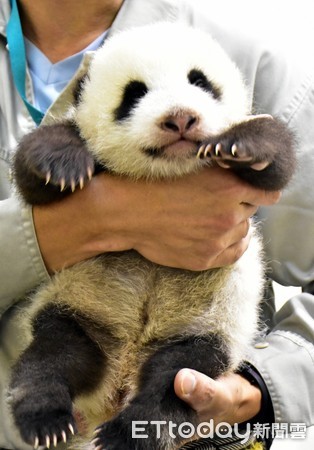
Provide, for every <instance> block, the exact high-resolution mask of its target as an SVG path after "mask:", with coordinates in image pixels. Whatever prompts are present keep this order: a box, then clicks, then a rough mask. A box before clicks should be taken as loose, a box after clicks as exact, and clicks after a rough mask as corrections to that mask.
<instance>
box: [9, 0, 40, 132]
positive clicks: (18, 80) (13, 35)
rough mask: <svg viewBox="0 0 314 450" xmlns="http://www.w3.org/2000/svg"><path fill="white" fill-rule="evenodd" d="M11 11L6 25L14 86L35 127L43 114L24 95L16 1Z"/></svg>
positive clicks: (21, 34) (24, 60)
mask: <svg viewBox="0 0 314 450" xmlns="http://www.w3.org/2000/svg"><path fill="white" fill-rule="evenodd" d="M11 5H12V10H11V16H10V19H9V22H8V24H7V29H6V31H7V40H8V45H9V56H10V62H11V69H12V75H13V80H14V83H15V86H16V88H17V90H18V92H19V94H20V96H21V97H22V99H23V102H24V103H25V106H26V108H27V109H28V111H29V113H30V115H31V116H32V118H33V120H34V122H36V124H37V125H39V124H40V122H41V121H42V118H43V117H44V114H43V113H42V112H41V111H39V110H38V109H37V108H35V107H34V106H33V105H32V104H31V103H29V102H28V100H27V98H26V93H25V79H26V55H25V47H24V38H23V32H22V26H21V21H20V16H19V10H18V7H17V3H16V0H11Z"/></svg>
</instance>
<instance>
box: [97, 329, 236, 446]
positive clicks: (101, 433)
mask: <svg viewBox="0 0 314 450" xmlns="http://www.w3.org/2000/svg"><path fill="white" fill-rule="evenodd" d="M159 346H160V343H159ZM228 365H229V361H228V357H227V355H226V350H225V349H224V348H223V343H222V340H221V339H220V338H219V337H217V336H214V335H212V336H210V335H209V336H206V337H197V336H194V337H190V338H186V339H183V338H178V337H177V338H176V337H174V338H173V339H171V341H169V342H168V343H167V344H164V345H163V346H162V347H161V348H159V349H158V350H157V351H156V352H155V353H154V354H153V355H152V356H151V357H150V358H149V359H148V360H147V361H146V363H145V364H144V365H143V367H142V368H141V371H140V382H139V393H138V394H137V395H136V397H135V398H134V399H133V400H132V401H131V403H130V404H129V406H127V408H125V409H124V410H123V411H122V412H121V413H120V414H119V415H118V416H116V417H115V418H114V419H112V420H110V421H109V422H106V423H104V424H103V425H102V426H100V427H99V428H98V433H97V442H96V443H95V446H96V447H97V446H98V445H102V448H104V449H106V450H147V449H156V450H162V449H163V448H164V447H163V444H162V440H161V439H157V436H156V427H155V426H154V425H150V424H148V425H147V427H146V429H145V433H147V434H148V437H147V438H145V439H142V438H136V437H132V422H133V423H134V421H144V420H147V421H148V422H150V421H152V420H154V421H167V424H168V423H169V422H170V421H172V422H173V423H176V424H178V425H179V424H181V423H183V422H189V423H192V424H195V425H196V423H197V416H196V413H195V412H194V411H193V410H192V409H191V408H190V407H189V406H188V405H187V404H186V403H185V402H183V401H182V400H180V399H179V398H178V397H177V396H176V394H175V392H174V387H173V385H174V378H175V376H176V374H177V372H178V371H179V370H180V369H182V368H184V367H189V368H191V369H195V370H198V371H200V372H202V373H205V374H206V375H209V376H211V377H213V378H216V377H218V376H219V375H221V374H222V373H224V371H225V370H226V368H227V367H228ZM166 430H167V428H166ZM165 434H166V435H168V432H167V431H165ZM180 441H182V438H181V439H180V437H179V436H178V437H177V439H173V443H174V444H176V445H178V444H179V443H180Z"/></svg>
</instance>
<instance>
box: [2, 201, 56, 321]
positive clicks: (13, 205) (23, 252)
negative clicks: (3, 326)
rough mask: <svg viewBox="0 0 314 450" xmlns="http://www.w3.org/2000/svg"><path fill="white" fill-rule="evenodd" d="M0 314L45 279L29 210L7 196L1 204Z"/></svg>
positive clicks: (44, 270) (47, 276) (45, 272)
mask: <svg viewBox="0 0 314 450" xmlns="http://www.w3.org/2000/svg"><path fill="white" fill-rule="evenodd" d="M0 252H1V260H2V262H3V264H2V266H1V270H0V314H2V313H3V312H4V311H5V310H6V309H7V308H8V307H9V306H11V305H12V302H13V299H17V298H19V297H21V296H22V295H23V294H25V293H26V292H27V291H29V290H31V289H32V288H33V287H34V286H36V285H38V284H39V283H40V282H42V281H43V280H47V279H48V278H49V275H48V273H47V271H46V268H45V265H44V262H43V260H42V257H41V254H40V251H39V248H38V244H37V239H36V234H35V230H34V225H33V220H32V209H31V208H30V207H28V206H22V205H21V204H20V203H19V201H18V200H17V199H16V198H14V197H10V198H9V199H7V200H2V201H0Z"/></svg>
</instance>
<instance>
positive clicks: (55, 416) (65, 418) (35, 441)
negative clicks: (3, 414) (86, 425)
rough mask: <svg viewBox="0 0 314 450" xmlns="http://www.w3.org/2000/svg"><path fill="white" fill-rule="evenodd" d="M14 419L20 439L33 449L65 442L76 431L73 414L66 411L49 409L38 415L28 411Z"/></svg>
mask: <svg viewBox="0 0 314 450" xmlns="http://www.w3.org/2000/svg"><path fill="white" fill-rule="evenodd" d="M15 419H16V424H17V426H18V429H19V431H20V434H21V437H22V439H23V440H24V441H25V442H26V443H28V444H30V445H32V446H33V447H34V448H35V449H36V448H38V447H39V446H43V447H46V448H49V447H52V446H53V447H56V446H57V443H58V442H64V443H66V442H67V441H68V440H69V439H70V437H71V436H72V435H74V434H75V433H76V432H77V429H76V425H75V421H74V418H73V415H72V414H71V413H69V412H68V411H59V410H57V411H49V412H47V413H45V414H43V413H41V414H40V415H38V412H34V411H29V412H27V413H26V412H25V414H23V416H21V417H18V418H17V417H15Z"/></svg>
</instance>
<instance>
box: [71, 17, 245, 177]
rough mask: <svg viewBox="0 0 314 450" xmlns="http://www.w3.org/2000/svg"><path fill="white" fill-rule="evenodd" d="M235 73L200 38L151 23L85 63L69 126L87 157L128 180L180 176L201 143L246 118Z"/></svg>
mask: <svg viewBox="0 0 314 450" xmlns="http://www.w3.org/2000/svg"><path fill="white" fill-rule="evenodd" d="M247 104H248V102H247V95H246V90H245V87H244V84H243V81H242V79H241V76H240V73H239V71H238V70H237V68H236V67H235V65H234V64H233V63H232V62H231V61H230V60H229V58H228V57H227V56H226V54H225V53H224V52H223V50H222V49H221V48H220V46H219V45H218V44H217V43H216V42H215V41H213V39H212V38H211V37H210V36H208V35H207V34H206V33H203V32H201V31H198V30H195V29H192V28H190V27H187V26H184V25H181V24H172V23H157V24H154V25H148V26H144V27H138V28H134V29H131V30H128V31H123V32H121V33H118V34H116V35H114V36H113V37H112V38H109V39H108V40H107V41H106V42H105V44H104V45H103V47H102V48H101V49H100V50H98V51H97V52H96V54H95V57H94V58H93V61H92V63H91V67H90V70H89V73H88V77H87V78H86V81H85V82H84V83H83V87H82V92H81V94H80V96H79V102H78V105H77V108H76V111H75V121H76V123H77V125H78V127H79V129H80V132H81V135H82V137H83V138H84V139H85V140H86V141H87V143H88V145H89V148H90V150H91V152H92V153H93V155H94V156H95V158H96V159H97V160H98V161H99V162H102V163H104V164H105V166H106V167H107V168H108V169H109V170H111V171H113V172H115V173H119V174H126V175H128V176H133V177H136V178H139V177H147V178H161V177H174V176H180V175H183V174H185V173H189V172H191V171H194V170H196V169H197V168H199V167H200V165H201V164H203V162H202V161H201V160H199V159H197V158H196V154H197V149H198V147H199V145H200V142H202V141H203V140H204V139H205V138H206V137H208V136H210V135H215V134H217V133H219V132H221V131H222V130H224V129H226V128H227V127H229V126H230V125H231V124H232V123H235V122H238V121H240V120H241V119H242V118H243V116H245V115H246V114H247V113H248V105H247Z"/></svg>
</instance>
